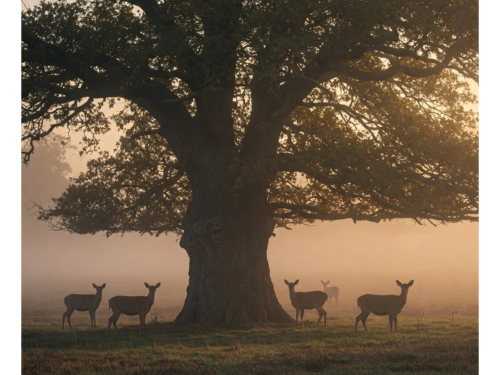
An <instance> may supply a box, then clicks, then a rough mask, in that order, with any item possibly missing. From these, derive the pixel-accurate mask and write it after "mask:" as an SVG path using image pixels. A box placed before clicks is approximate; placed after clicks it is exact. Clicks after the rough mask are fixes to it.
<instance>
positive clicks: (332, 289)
mask: <svg viewBox="0 0 500 375" xmlns="http://www.w3.org/2000/svg"><path fill="white" fill-rule="evenodd" d="M326 294H328V295H329V296H337V295H338V294H339V288H337V287H336V286H329V287H328V288H326Z"/></svg>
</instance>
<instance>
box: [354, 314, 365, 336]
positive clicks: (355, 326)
mask: <svg viewBox="0 0 500 375" xmlns="http://www.w3.org/2000/svg"><path fill="white" fill-rule="evenodd" d="M361 315H363V312H361V314H359V315H358V316H357V317H356V324H355V325H354V332H356V331H357V330H358V323H359V321H360V320H361Z"/></svg>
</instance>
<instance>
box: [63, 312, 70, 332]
mask: <svg viewBox="0 0 500 375" xmlns="http://www.w3.org/2000/svg"><path fill="white" fill-rule="evenodd" d="M68 311H69V310H66V312H65V313H64V314H63V322H62V329H64V320H65V319H66V315H67V314H68Z"/></svg>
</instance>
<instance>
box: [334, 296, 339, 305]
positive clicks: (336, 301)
mask: <svg viewBox="0 0 500 375" xmlns="http://www.w3.org/2000/svg"><path fill="white" fill-rule="evenodd" d="M335 304H336V305H338V304H339V296H335Z"/></svg>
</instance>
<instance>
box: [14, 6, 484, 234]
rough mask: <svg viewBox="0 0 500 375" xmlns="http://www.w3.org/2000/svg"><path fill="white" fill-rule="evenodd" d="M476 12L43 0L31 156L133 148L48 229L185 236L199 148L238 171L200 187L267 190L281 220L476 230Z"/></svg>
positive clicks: (49, 216) (34, 15) (32, 93)
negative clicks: (76, 135) (258, 184)
mask: <svg viewBox="0 0 500 375" xmlns="http://www.w3.org/2000/svg"><path fill="white" fill-rule="evenodd" d="M477 6H478V4H477V2H476V1H469V0H464V1H459V0H456V1H452V2H449V1H444V0H432V1H431V0H420V1H410V0H408V1H407V0H389V1H384V2H380V1H375V0H364V1H360V0H347V1H336V0H320V1H304V0H280V1H272V2H271V1H269V2H266V1H253V0H252V1H239V0H208V1H204V0H193V1H184V0H174V1H156V0H128V1H116V0H102V1H84V0H77V1H75V2H71V3H69V2H67V1H62V0H61V1H54V2H49V1H42V2H41V3H40V5H38V6H35V7H33V8H32V9H30V10H27V11H25V12H23V15H22V22H23V42H22V53H23V122H24V132H23V140H24V141H25V142H27V144H26V147H25V149H24V150H23V153H24V161H25V162H28V161H29V158H30V156H31V154H32V152H33V149H34V141H37V140H39V139H41V138H43V137H45V136H47V135H49V134H51V132H52V131H53V130H54V129H56V128H58V127H63V126H65V127H67V128H68V130H69V131H84V132H85V138H84V139H85V141H86V144H85V147H84V148H83V149H82V152H91V151H93V150H96V148H97V147H98V142H99V135H100V134H102V133H104V132H106V131H108V130H109V129H110V125H111V120H112V121H113V122H114V123H116V125H117V126H118V127H120V128H121V129H123V130H124V137H122V139H121V141H120V143H119V147H118V149H117V150H116V152H115V153H107V152H103V153H101V154H100V156H99V157H98V158H97V159H95V160H92V161H91V162H89V165H88V171H87V172H86V173H84V174H82V175H81V176H80V177H79V178H77V179H76V180H74V181H73V184H72V185H71V186H70V187H69V188H68V190H67V191H66V192H65V193H63V195H62V196H61V197H59V198H57V199H55V200H54V207H52V208H50V209H47V210H42V211H41V213H40V218H41V219H43V220H48V221H51V222H52V225H53V226H54V227H55V228H59V229H65V230H69V231H72V232H76V233H96V232H97V231H106V232H107V233H109V234H112V233H118V232H126V231H139V232H141V233H155V234H157V235H159V234H161V233H168V232H174V233H180V232H181V229H182V228H181V222H182V218H183V216H184V215H185V213H186V209H187V206H188V204H189V202H190V200H191V185H190V183H193V181H194V180H195V179H196V173H201V172H199V171H200V168H194V167H192V166H193V165H195V164H196V163H197V161H198V160H200V159H201V157H200V155H201V154H200V152H201V150H204V149H205V146H206V149H207V150H211V151H207V152H208V154H210V155H212V154H214V153H218V152H220V155H219V156H220V158H222V157H223V158H224V159H225V160H227V163H226V164H227V171H228V175H230V178H229V177H228V179H227V180H224V181H216V180H214V181H212V182H213V184H210V186H207V187H206V188H207V189H214V188H216V187H217V186H219V185H223V186H225V188H227V189H230V190H231V191H234V190H235V189H237V190H238V189H239V191H243V192H244V191H245V189H246V188H248V187H249V186H253V185H252V184H253V183H254V182H255V181H264V186H265V187H266V189H267V191H268V202H269V209H270V210H269V211H270V215H271V216H273V217H274V218H275V221H276V225H278V226H287V225H290V224H299V223H306V222H312V221H314V220H317V219H320V220H338V219H346V218H350V219H353V220H355V221H356V220H370V221H375V222H378V221H380V220H390V219H393V218H412V219H414V220H416V221H418V222H421V221H422V220H424V219H428V220H430V221H433V220H435V221H439V222H454V221H460V220H477V215H478V192H477V186H478V166H477V158H478V154H477V146H478V138H477V132H476V129H475V127H476V124H477V121H478V119H477V114H476V113H474V112H473V111H470V110H466V109H465V108H466V106H467V105H468V104H471V103H475V102H476V100H477V99H476V97H475V95H474V94H473V93H471V92H470V89H469V85H468V83H467V81H466V80H465V79H469V80H475V81H477V79H478V54H477V51H478V42H477V32H478V25H477ZM116 98H122V99H124V100H125V101H126V103H127V104H126V106H125V109H124V110H122V111H120V112H119V113H118V114H116V115H115V116H114V117H113V118H112V119H109V118H107V117H106V116H104V115H103V112H102V109H103V108H104V106H108V107H113V105H114V104H115V100H116ZM200 145H203V147H200ZM193 171H198V172H193ZM242 189H243V190H242Z"/></svg>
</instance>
